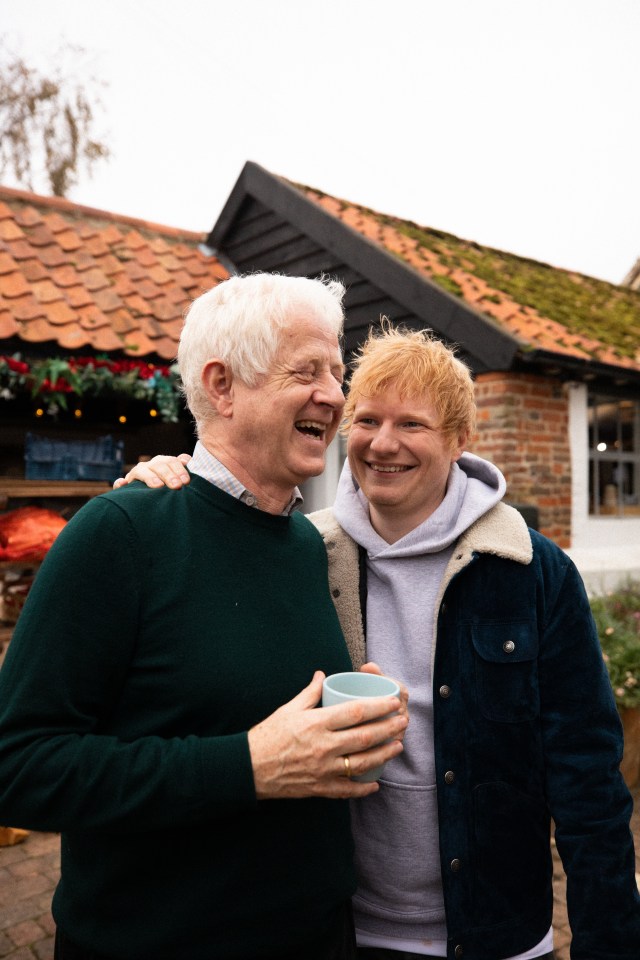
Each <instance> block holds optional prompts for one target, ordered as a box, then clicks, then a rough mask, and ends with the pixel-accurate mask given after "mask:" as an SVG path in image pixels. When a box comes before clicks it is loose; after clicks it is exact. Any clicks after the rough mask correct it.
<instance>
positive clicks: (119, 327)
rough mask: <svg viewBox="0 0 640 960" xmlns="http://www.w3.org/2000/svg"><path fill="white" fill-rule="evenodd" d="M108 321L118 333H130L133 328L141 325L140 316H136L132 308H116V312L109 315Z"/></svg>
mask: <svg viewBox="0 0 640 960" xmlns="http://www.w3.org/2000/svg"><path fill="white" fill-rule="evenodd" d="M143 302H145V301H143ZM105 320H106V317H105ZM107 323H108V324H109V325H110V326H111V328H112V329H113V330H114V331H115V333H117V334H118V335H122V334H126V333H129V332H130V331H131V330H137V329H138V327H139V326H140V321H139V319H138V317H136V316H135V314H133V313H132V312H131V310H125V309H122V310H114V312H113V313H111V314H110V315H109V319H108V320H107Z"/></svg>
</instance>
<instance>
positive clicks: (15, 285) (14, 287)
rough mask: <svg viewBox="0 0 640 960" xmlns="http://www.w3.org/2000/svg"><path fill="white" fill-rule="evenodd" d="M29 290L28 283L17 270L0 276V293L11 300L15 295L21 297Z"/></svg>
mask: <svg viewBox="0 0 640 960" xmlns="http://www.w3.org/2000/svg"><path fill="white" fill-rule="evenodd" d="M29 290H30V286H29V284H28V283H27V281H26V280H25V278H24V277H23V276H22V274H21V273H19V272H18V271H17V270H14V272H13V273H5V274H3V275H2V276H0V293H1V294H2V296H3V297H7V298H8V299H11V300H13V299H14V298H15V297H22V296H24V295H25V294H27V293H29Z"/></svg>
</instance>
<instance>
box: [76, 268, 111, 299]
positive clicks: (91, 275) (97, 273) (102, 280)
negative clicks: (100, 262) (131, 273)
mask: <svg viewBox="0 0 640 960" xmlns="http://www.w3.org/2000/svg"><path fill="white" fill-rule="evenodd" d="M82 282H83V284H84V285H85V287H86V288H87V290H91V292H92V293H93V291H94V290H104V288H105V287H108V286H109V281H108V279H107V277H105V275H104V273H103V272H102V270H100V269H98V267H93V268H92V269H91V270H87V272H86V273H83V274H82Z"/></svg>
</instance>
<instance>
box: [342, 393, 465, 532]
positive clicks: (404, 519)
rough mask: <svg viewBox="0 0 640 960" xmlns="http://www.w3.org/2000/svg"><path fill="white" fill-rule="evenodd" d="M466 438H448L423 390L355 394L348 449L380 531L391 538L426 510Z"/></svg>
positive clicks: (433, 505) (439, 495) (439, 494)
mask: <svg viewBox="0 0 640 960" xmlns="http://www.w3.org/2000/svg"><path fill="white" fill-rule="evenodd" d="M466 439H467V438H466V436H461V437H458V438H455V439H454V440H453V441H452V440H451V439H450V438H449V437H448V436H447V435H446V434H445V433H444V432H443V431H442V427H441V423H440V420H439V418H438V415H437V413H436V410H435V408H434V406H433V404H432V403H431V401H430V400H429V398H428V396H425V397H420V398H404V399H403V398H402V397H401V396H400V395H399V394H398V393H397V391H395V390H386V391H384V392H381V393H379V394H378V395H376V396H374V397H363V396H361V397H359V398H358V400H357V401H356V404H355V407H354V411H353V420H352V425H351V428H350V430H349V436H348V441H347V453H348V457H349V465H350V467H351V472H352V473H353V476H354V477H355V479H356V481H357V483H358V485H359V486H360V489H361V490H362V492H363V493H364V495H365V497H366V498H367V500H368V501H369V512H370V518H371V523H372V526H373V527H374V529H375V530H376V531H377V532H378V533H379V534H380V536H382V537H383V538H384V539H385V540H387V541H388V542H389V543H393V542H395V541H396V540H399V539H400V538H401V537H403V536H405V535H406V534H407V533H409V532H410V531H411V530H413V529H415V527H417V526H418V525H419V524H420V523H422V522H423V521H424V520H426V519H427V517H430V516H431V514H432V513H433V512H434V510H436V509H437V508H438V506H439V505H440V504H441V503H442V500H443V499H444V495H445V493H446V489H447V478H448V476H449V469H450V467H451V464H452V463H453V462H454V461H455V460H458V459H459V457H460V456H461V454H462V452H463V449H464V444H465V442H466Z"/></svg>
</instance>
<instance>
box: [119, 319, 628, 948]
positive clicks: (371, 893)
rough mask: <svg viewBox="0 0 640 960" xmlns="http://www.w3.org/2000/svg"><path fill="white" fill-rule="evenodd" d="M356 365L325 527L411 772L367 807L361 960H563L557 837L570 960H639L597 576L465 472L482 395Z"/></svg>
mask: <svg viewBox="0 0 640 960" xmlns="http://www.w3.org/2000/svg"><path fill="white" fill-rule="evenodd" d="M354 366H355V372H354V374H353V378H352V381H351V386H350V391H349V397H348V400H347V404H346V408H345V429H346V433H347V437H348V463H347V464H345V468H344V472H343V474H342V477H341V480H340V484H339V489H338V493H337V497H336V502H335V504H334V507H333V508H332V509H330V510H326V511H321V512H319V513H317V514H313V515H312V516H311V519H312V520H313V522H314V523H315V524H316V525H317V526H318V528H319V529H320V531H321V532H322V534H323V537H324V540H325V546H326V548H327V553H328V557H329V580H330V586H331V590H332V595H333V597H334V598H335V604H336V608H337V610H338V614H339V617H340V622H341V625H342V628H343V631H344V633H345V637H346V639H347V643H348V646H349V648H350V652H351V656H352V660H353V663H354V666H355V667H357V666H359V664H361V663H362V662H363V661H364V659H365V658H366V659H373V660H375V661H376V662H377V663H379V664H380V666H381V668H382V669H383V670H384V672H385V673H388V674H390V675H392V676H394V677H397V678H399V679H400V680H402V681H404V683H406V685H407V686H408V687H409V690H410V693H411V704H412V710H411V714H412V721H411V726H410V728H409V730H408V733H407V737H406V739H405V750H404V752H403V754H402V756H399V757H397V758H395V759H394V760H393V761H392V762H391V763H389V764H388V765H387V767H386V768H385V774H384V779H383V780H382V781H381V784H380V791H379V792H378V793H377V794H376V795H375V796H371V797H367V798H365V799H362V800H358V801H354V802H353V803H352V804H351V809H352V820H353V831H354V839H355V844H356V867H357V872H358V891H357V893H356V895H355V898H354V906H355V916H356V927H357V936H358V945H359V951H358V955H359V956H361V957H362V960H365V958H366V960H383V958H385V960H409V958H416V960H419V958H424V957H425V956H431V957H445V956H446V957H448V958H450V960H451V958H460V957H464V958H465V960H504V958H510V960H512V958H517V960H530V958H534V957H538V958H550V957H552V942H553V938H552V930H551V920H552V907H553V891H552V861H551V852H550V842H549V841H550V824H551V819H553V821H554V823H555V836H556V842H557V845H558V850H559V852H560V855H561V857H562V860H563V864H564V867H565V870H566V873H567V881H568V885H567V904H568V911H569V919H570V922H571V927H572V934H573V942H572V947H571V956H572V958H573V960H632V958H636V957H639V956H640V898H639V897H638V891H637V888H636V883H635V876H634V872H635V859H634V850H633V841H632V838H631V834H630V831H629V819H630V814H631V808H632V802H631V798H630V796H629V793H628V791H627V789H626V787H625V785H624V782H623V780H622V777H621V776H620V773H619V770H618V765H619V762H620V759H621V753H622V734H621V728H620V723H619V720H618V716H617V712H616V709H615V705H614V701H613V696H612V692H611V687H610V684H609V680H608V677H607V674H606V670H605V667H604V664H603V660H602V654H601V651H600V646H599V643H598V638H597V635H596V631H595V628H594V625H593V621H592V618H591V614H590V609H589V603H588V600H587V597H586V594H585V591H584V587H583V585H582V582H581V580H580V577H579V575H578V573H577V571H576V569H575V567H574V565H573V564H572V562H571V561H570V560H569V558H568V557H567V556H566V555H565V554H564V553H563V552H562V551H561V550H560V549H559V548H558V547H556V546H555V545H554V544H553V543H551V542H550V541H549V540H547V539H546V538H545V537H543V536H541V535H540V534H538V533H536V532H534V531H531V530H528V529H527V527H526V525H525V523H524V521H523V519H522V518H521V516H520V515H519V514H518V513H517V511H516V510H514V509H513V508H511V507H509V506H507V505H506V504H504V503H502V498H503V496H504V493H505V486H506V485H505V481H504V478H503V476H502V474H501V473H500V471H498V470H497V469H496V468H495V467H494V466H493V465H492V464H490V463H488V462H487V461H485V460H481V459H480V458H478V457H475V456H473V455H472V454H469V453H465V452H464V448H465V445H466V443H467V441H468V438H469V436H470V435H471V434H472V432H473V429H474V423H475V401H474V391H473V384H472V381H471V377H470V375H469V371H468V370H467V368H466V367H465V366H464V365H463V364H462V363H461V362H460V361H459V360H458V359H457V358H456V357H455V356H454V354H453V353H452V352H451V351H450V350H449V349H447V348H446V347H445V346H444V345H443V344H442V343H440V342H439V341H437V340H436V339H434V338H432V337H431V336H430V335H429V334H427V333H415V332H413V333H412V332H402V331H398V330H393V329H391V328H390V327H389V326H386V327H385V329H384V330H383V332H382V334H381V335H380V336H371V337H370V338H369V340H368V341H367V343H366V344H365V346H364V348H363V349H362V351H361V353H360V356H359V357H358V358H357V360H356V362H355V364H354ZM157 469H158V470H159V473H160V474H161V475H162V476H163V477H165V478H166V479H167V480H169V478H173V479H174V480H175V481H176V482H181V481H180V479H179V477H180V475H182V474H183V472H184V468H183V466H182V464H180V463H179V462H178V461H171V462H170V463H160V464H159V466H158V468H157ZM137 472H139V473H142V474H144V475H145V476H147V477H148V476H149V475H150V474H149V471H148V465H146V467H145V468H140V469H138V468H137ZM158 482H159V481H158Z"/></svg>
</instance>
